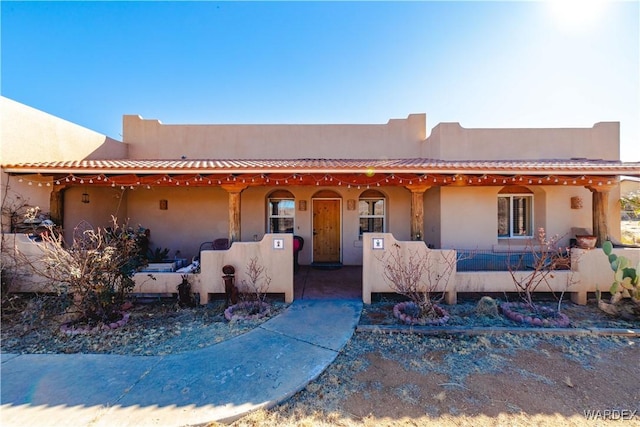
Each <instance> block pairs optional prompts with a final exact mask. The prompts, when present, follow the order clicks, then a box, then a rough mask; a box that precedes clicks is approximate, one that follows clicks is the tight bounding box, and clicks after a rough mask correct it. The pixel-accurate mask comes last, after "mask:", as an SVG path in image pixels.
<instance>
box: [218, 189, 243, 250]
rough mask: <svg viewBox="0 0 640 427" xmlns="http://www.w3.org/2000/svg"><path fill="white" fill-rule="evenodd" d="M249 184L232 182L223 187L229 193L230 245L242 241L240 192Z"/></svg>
mask: <svg viewBox="0 0 640 427" xmlns="http://www.w3.org/2000/svg"><path fill="white" fill-rule="evenodd" d="M247 187H248V185H245V184H230V185H223V186H222V188H223V189H225V190H226V191H227V192H228V193H229V245H231V243H233V242H238V241H240V236H241V234H240V223H241V218H240V194H241V193H242V191H243V190H244V189H246V188H247Z"/></svg>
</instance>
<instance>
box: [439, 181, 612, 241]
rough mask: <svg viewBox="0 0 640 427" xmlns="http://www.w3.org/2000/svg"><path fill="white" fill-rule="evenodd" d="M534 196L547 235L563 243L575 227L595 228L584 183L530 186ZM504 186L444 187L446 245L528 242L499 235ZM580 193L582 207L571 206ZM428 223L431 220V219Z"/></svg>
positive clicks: (536, 216)
mask: <svg viewBox="0 0 640 427" xmlns="http://www.w3.org/2000/svg"><path fill="white" fill-rule="evenodd" d="M528 188H529V189H530V190H531V191H532V192H533V197H534V201H533V204H534V227H533V230H534V232H535V230H537V229H538V228H539V227H543V228H545V230H546V232H547V235H548V236H552V235H554V234H557V235H559V236H560V237H561V240H560V242H559V244H561V245H563V246H568V245H569V241H570V239H571V238H573V237H574V235H573V234H572V232H571V229H572V228H585V229H588V230H593V224H592V221H591V216H592V213H591V206H592V193H591V191H589V190H588V189H586V188H584V187H572V186H530V187H528ZM500 189H501V187H464V186H461V187H457V186H448V187H443V188H442V189H441V190H440V192H441V213H442V219H441V233H442V247H443V248H456V249H494V248H495V246H496V245H501V246H509V245H511V246H517V245H525V244H526V243H527V242H528V241H529V239H528V238H512V239H498V236H497V217H498V209H497V198H498V192H499V191H500ZM615 194H617V192H615V191H614V192H612V195H611V196H610V200H609V205H610V212H609V228H610V234H611V235H613V236H616V234H618V235H619V233H620V230H619V226H618V225H617V224H618V222H616V220H617V218H619V211H618V207H617V203H616V202H615V200H617V198H616V196H615ZM574 196H577V197H580V198H581V199H582V202H583V207H582V208H581V209H571V197H574ZM427 227H428V223H427Z"/></svg>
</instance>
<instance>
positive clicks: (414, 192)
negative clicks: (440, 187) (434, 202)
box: [405, 184, 431, 240]
mask: <svg viewBox="0 0 640 427" xmlns="http://www.w3.org/2000/svg"><path fill="white" fill-rule="evenodd" d="M405 188H406V189H407V190H409V191H411V240H423V239H424V192H425V191H427V190H428V189H429V188H431V186H430V185H426V184H410V185H406V186H405Z"/></svg>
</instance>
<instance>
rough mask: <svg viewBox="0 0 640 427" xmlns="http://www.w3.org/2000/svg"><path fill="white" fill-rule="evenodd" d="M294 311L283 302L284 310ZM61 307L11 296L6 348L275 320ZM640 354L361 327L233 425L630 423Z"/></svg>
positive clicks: (469, 313) (455, 315)
mask: <svg viewBox="0 0 640 427" xmlns="http://www.w3.org/2000/svg"><path fill="white" fill-rule="evenodd" d="M395 302H396V300H394V299H382V300H380V301H378V302H376V303H374V304H371V305H369V306H365V309H364V310H363V313H362V316H361V319H360V325H393V324H397V321H396V319H395V318H394V317H393V315H392V308H393V305H394V303H395ZM548 303H549V304H553V301H548ZM563 307H564V308H563V311H564V312H565V313H566V314H568V315H569V317H570V318H571V321H572V324H571V326H572V327H576V328H585V327H600V328H634V329H640V322H638V321H624V320H616V319H612V318H610V317H608V316H606V315H605V314H604V313H602V312H601V311H600V310H598V309H597V307H595V305H594V304H593V302H591V303H590V304H589V305H587V306H577V305H574V304H571V303H569V302H567V303H565V304H563ZM285 308H286V304H284V303H280V302H276V303H275V304H274V309H273V312H274V314H278V313H279V312H281V311H282V310H284V309H285ZM446 308H447V309H448V310H449V312H450V314H451V320H450V322H449V324H450V325H452V326H482V327H486V326H509V327H519V328H523V327H524V326H523V325H519V324H516V323H514V322H512V321H509V320H506V319H504V318H503V317H502V316H490V315H479V314H478V313H476V311H475V308H476V301H464V300H462V301H460V303H459V304H457V305H456V306H453V307H449V306H446ZM58 309H59V302H57V301H56V299H55V298H53V297H38V298H31V299H29V298H23V297H15V296H14V297H12V298H11V299H5V301H3V308H2V342H1V344H2V345H1V350H2V352H13V353H75V352H83V353H113V354H136V355H162V354H169V353H180V352H184V351H188V350H193V349H197V348H202V347H205V346H208V345H213V344H215V343H217V342H220V341H223V340H225V339H229V338H231V337H233V336H236V335H239V334H242V333H245V332H247V331H249V330H251V329H252V328H254V327H256V326H257V325H258V324H260V323H261V322H263V321H265V320H267V319H261V320H258V321H238V322H227V321H226V320H224V316H223V309H224V304H223V303H222V302H216V303H212V304H209V305H206V306H201V307H196V308H179V307H178V306H177V305H176V304H175V302H173V301H159V300H158V301H156V302H153V303H146V304H135V305H134V307H133V308H132V309H131V311H130V312H131V317H130V320H129V322H128V323H127V324H126V325H125V326H123V327H121V328H117V329H113V330H109V331H100V332H98V333H96V334H80V335H73V336H68V335H65V334H62V333H60V332H59V329H58V328H57V327H53V326H51V325H52V323H53V322H54V321H55V320H56V317H55V313H56V312H57V310H58ZM638 360H640V339H638V338H628V337H616V336H612V337H595V336H566V335H555V336H554V335H547V334H544V335H541V334H525V335H521V334H517V335H516V334H505V333H494V334H488V335H478V336H464V335H462V336H461V335H456V336H447V335H443V336H426V335H418V334H407V333H393V332H392V333H383V332H356V333H355V334H354V336H353V338H352V339H351V340H350V341H349V342H348V343H347V345H346V346H345V348H344V349H343V350H342V351H341V352H340V354H339V355H338V357H337V358H336V360H335V361H334V363H332V364H331V365H330V366H329V368H328V369H327V370H326V371H325V372H323V373H322V374H321V375H320V376H319V377H318V378H317V379H316V380H315V381H313V382H311V383H310V384H309V385H308V386H307V387H306V388H305V389H304V390H302V391H300V392H299V393H297V394H296V395H294V396H293V397H292V398H291V399H289V400H288V401H286V402H284V403H283V404H281V405H278V406H276V407H274V408H272V409H269V410H261V411H257V412H255V413H251V414H249V415H247V416H245V417H243V418H242V419H240V420H238V421H236V422H235V423H234V426H236V427H239V426H274V427H275V426H278V427H280V426H334V425H336V426H445V427H453V426H494V425H505V426H506V425H508V426H529V425H540V426H547V425H548V426H558V425H560V426H576V427H577V426H580V427H581V426H582V425H585V423H586V421H587V420H586V415H585V411H590V410H593V411H607V410H608V411H619V412H617V413H616V412H610V414H611V413H613V414H622V416H626V417H629V416H630V415H631V414H633V415H632V416H631V418H628V419H627V418H625V419H627V420H628V421H630V422H628V423H624V425H629V426H631V425H640V387H639V386H638V384H640V372H639V371H638V367H637V361H638ZM633 411H636V412H633ZM599 421H600V422H599V423H596V424H593V423H587V425H608V423H609V422H615V420H612V419H611V416H609V418H607V419H605V418H602V419H599ZM178 425H179V424H178ZM212 425H215V424H212Z"/></svg>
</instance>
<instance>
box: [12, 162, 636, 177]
mask: <svg viewBox="0 0 640 427" xmlns="http://www.w3.org/2000/svg"><path fill="white" fill-rule="evenodd" d="M2 168H3V169H4V171H5V172H9V173H49V174H51V173H106V174H123V173H134V174H157V173H163V174H171V173H178V174H190V173H194V174H203V173H207V174H216V173H225V174H228V173H279V172H288V173H326V172H333V173H353V172H365V171H367V170H371V169H373V170H375V171H376V172H386V173H469V174H472V173H527V174H532V175H536V174H551V173H562V174H569V175H571V174H584V173H591V174H598V175H629V176H640V162H620V161H609V160H588V159H571V160H560V159H557V160H553V159H552V160H437V159H425V158H414V159H387V160H380V159H259V160H246V159H244V160H240V159H237V160H234V159H219V160H214V159H193V160H192V159H182V160H129V159H114V160H106V159H105V160H71V161H53V162H34V163H29V162H27V163H17V164H7V165H3V166H2Z"/></svg>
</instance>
